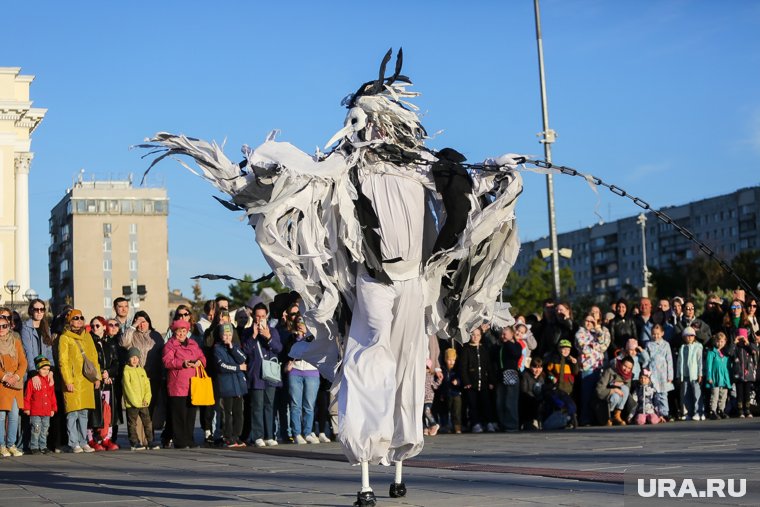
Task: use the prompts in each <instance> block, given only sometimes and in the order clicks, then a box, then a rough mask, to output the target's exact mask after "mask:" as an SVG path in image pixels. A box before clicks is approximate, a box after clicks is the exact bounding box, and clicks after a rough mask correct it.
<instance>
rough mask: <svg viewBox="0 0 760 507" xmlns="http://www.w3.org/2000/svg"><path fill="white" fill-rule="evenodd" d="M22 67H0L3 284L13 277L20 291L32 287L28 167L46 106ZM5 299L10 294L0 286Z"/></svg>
mask: <svg viewBox="0 0 760 507" xmlns="http://www.w3.org/2000/svg"><path fill="white" fill-rule="evenodd" d="M20 72H21V68H20V67H0V285H5V284H6V283H7V282H8V281H10V280H14V281H15V282H16V284H17V285H18V289H19V293H18V294H16V301H19V300H21V299H22V297H21V296H22V294H24V292H26V291H28V290H29V289H30V287H29V283H30V276H29V170H30V168H31V162H32V158H33V156H34V154H33V153H32V152H31V144H32V132H34V129H36V128H37V126H38V125H39V124H40V122H42V119H43V118H44V117H45V113H46V112H47V109H40V108H36V107H32V101H31V100H29V87H30V85H31V84H32V81H33V80H34V76H23V75H21V74H20ZM0 296H2V299H3V300H4V301H7V300H9V297H8V294H7V293H5V291H4V290H3V289H0Z"/></svg>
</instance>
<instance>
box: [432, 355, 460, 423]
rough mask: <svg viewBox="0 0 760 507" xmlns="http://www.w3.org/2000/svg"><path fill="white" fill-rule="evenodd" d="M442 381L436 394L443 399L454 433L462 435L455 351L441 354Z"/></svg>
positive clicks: (458, 378)
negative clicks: (442, 362) (442, 365)
mask: <svg viewBox="0 0 760 507" xmlns="http://www.w3.org/2000/svg"><path fill="white" fill-rule="evenodd" d="M443 358H444V364H445V367H444V368H443V381H442V383H441V388H440V389H438V392H439V393H441V394H442V396H443V397H444V401H445V404H444V406H445V407H447V408H448V413H449V422H450V423H451V425H452V428H451V429H452V431H453V432H454V433H462V379H461V378H460V376H459V370H458V369H457V365H456V363H457V351H456V349H446V351H445V352H444V353H443Z"/></svg>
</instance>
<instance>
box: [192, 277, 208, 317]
mask: <svg viewBox="0 0 760 507" xmlns="http://www.w3.org/2000/svg"><path fill="white" fill-rule="evenodd" d="M205 302H206V301H205V299H204V298H203V289H202V288H201V281H200V280H196V281H195V283H194V284H193V312H194V313H195V315H196V316H198V315H200V314H202V313H203V305H204V303H205Z"/></svg>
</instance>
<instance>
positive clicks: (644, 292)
mask: <svg viewBox="0 0 760 507" xmlns="http://www.w3.org/2000/svg"><path fill="white" fill-rule="evenodd" d="M636 223H637V224H638V225H640V226H641V262H642V268H641V276H642V277H643V278H644V282H643V283H642V284H641V297H643V298H647V297H649V268H647V217H646V216H645V215H644V213H641V214H640V215H639V216H638V219H637V220H636Z"/></svg>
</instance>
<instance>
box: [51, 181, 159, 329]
mask: <svg viewBox="0 0 760 507" xmlns="http://www.w3.org/2000/svg"><path fill="white" fill-rule="evenodd" d="M168 213H169V199H168V198H167V194H166V189H164V188H145V187H135V186H133V184H132V180H131V178H130V179H129V180H120V181H113V180H107V181H102V180H101V181H97V180H90V181H85V178H84V174H80V175H79V177H78V179H77V180H76V181H75V182H74V184H73V186H72V188H70V189H69V190H68V191H67V192H66V195H65V196H64V197H63V199H61V201H60V202H59V203H58V204H56V206H55V207H54V208H53V210H52V211H51V213H50V237H51V245H50V248H49V258H50V288H51V290H52V304H53V308H55V309H58V308H60V307H61V306H62V305H63V304H67V303H68V304H71V305H73V306H75V307H76V308H80V309H81V310H82V311H83V312H84V314H85V317H86V318H87V319H89V318H91V317H94V316H96V315H103V316H105V317H109V316H112V315H113V300H114V299H115V298H117V297H120V296H123V297H126V298H127V299H130V300H131V302H132V308H133V310H132V312H134V311H136V310H145V311H147V312H148V314H149V315H150V317H151V320H152V322H153V327H154V328H156V329H157V330H158V331H159V332H161V333H163V332H164V331H165V330H166V328H167V326H168V322H169V320H168V312H167V308H168V304H169V301H168V298H169V296H168V295H169V267H168V262H169V260H168V237H167V227H166V218H167V215H168Z"/></svg>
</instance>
